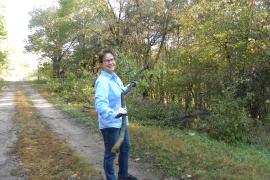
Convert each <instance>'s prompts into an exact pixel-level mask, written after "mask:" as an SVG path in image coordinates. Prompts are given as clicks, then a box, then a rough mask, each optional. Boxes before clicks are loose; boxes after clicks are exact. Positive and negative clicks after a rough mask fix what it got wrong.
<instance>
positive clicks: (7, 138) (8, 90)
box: [0, 84, 23, 180]
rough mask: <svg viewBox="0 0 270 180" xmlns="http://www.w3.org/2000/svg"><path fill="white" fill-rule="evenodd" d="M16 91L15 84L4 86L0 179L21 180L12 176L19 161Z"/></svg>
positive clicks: (0, 112)
mask: <svg viewBox="0 0 270 180" xmlns="http://www.w3.org/2000/svg"><path fill="white" fill-rule="evenodd" d="M15 92H16V87H15V85H14V84H9V85H7V86H4V87H3V88H2V93H1V96H0V179H1V180H2V179H3V180H21V179H23V178H21V177H16V176H12V174H16V172H17V168H18V163H17V161H16V157H15V152H14V150H15V143H16V128H15V123H14V120H15V113H16V105H15Z"/></svg>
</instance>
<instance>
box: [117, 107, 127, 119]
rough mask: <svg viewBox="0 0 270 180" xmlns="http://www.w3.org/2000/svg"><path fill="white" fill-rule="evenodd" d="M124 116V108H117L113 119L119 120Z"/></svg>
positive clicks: (125, 110)
mask: <svg viewBox="0 0 270 180" xmlns="http://www.w3.org/2000/svg"><path fill="white" fill-rule="evenodd" d="M126 114H127V109H126V108H119V109H118V111H117V112H116V114H115V116H114V117H115V118H120V117H121V116H123V115H126Z"/></svg>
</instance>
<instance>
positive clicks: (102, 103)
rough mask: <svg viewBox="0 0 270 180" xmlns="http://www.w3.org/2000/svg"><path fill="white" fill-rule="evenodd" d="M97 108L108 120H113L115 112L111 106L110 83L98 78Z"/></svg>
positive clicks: (96, 88)
mask: <svg viewBox="0 0 270 180" xmlns="http://www.w3.org/2000/svg"><path fill="white" fill-rule="evenodd" d="M95 109H96V111H97V112H98V114H99V115H100V116H101V117H102V118H103V119H106V120H109V121H110V120H113V119H114V115H115V112H114V110H113V109H111V108H110V107H109V83H108V82H107V81H106V80H97V82H96V85H95Z"/></svg>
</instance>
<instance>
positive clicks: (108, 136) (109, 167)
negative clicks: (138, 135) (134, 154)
mask: <svg viewBox="0 0 270 180" xmlns="http://www.w3.org/2000/svg"><path fill="white" fill-rule="evenodd" d="M101 133H102V136H103V140H104V146H105V152H104V161H103V168H104V171H105V175H106V178H107V180H116V177H115V174H114V167H113V166H114V159H115V157H116V154H115V153H112V152H111V150H112V147H113V145H114V144H115V142H116V140H117V138H118V136H119V134H120V129H119V128H105V129H101ZM129 150H130V142H129V134H128V127H127V128H126V132H125V138H124V142H123V144H122V145H121V147H120V151H119V157H118V165H119V172H118V177H127V176H128V156H129Z"/></svg>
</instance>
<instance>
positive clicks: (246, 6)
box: [26, 0, 270, 142]
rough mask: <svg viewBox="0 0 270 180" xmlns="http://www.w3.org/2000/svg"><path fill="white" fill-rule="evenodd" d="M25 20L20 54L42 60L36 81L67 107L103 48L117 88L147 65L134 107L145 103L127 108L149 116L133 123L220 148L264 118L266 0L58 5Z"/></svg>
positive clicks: (78, 0)
mask: <svg viewBox="0 0 270 180" xmlns="http://www.w3.org/2000/svg"><path fill="white" fill-rule="evenodd" d="M31 15H32V19H31V21H30V25H29V27H30V29H31V30H32V34H31V35H30V36H29V37H28V45H27V46H26V49H27V50H28V51H31V52H36V53H39V54H40V55H41V59H40V66H39V70H38V75H39V78H40V79H45V80H48V84H49V87H50V88H51V90H53V91H56V92H60V93H61V94H62V96H63V97H65V98H66V99H67V101H75V100H81V101H86V99H92V98H93V97H92V94H93V87H92V85H93V82H94V80H95V78H96V77H97V73H98V66H99V64H98V59H97V57H96V54H97V52H98V51H99V50H100V49H101V48H104V47H108V48H111V49H113V50H114V51H115V52H116V54H117V65H118V69H117V73H118V74H119V76H120V77H121V78H122V79H123V80H124V81H125V82H126V83H128V81H130V80H132V77H134V75H135V74H136V72H137V71H138V70H139V69H140V68H141V67H143V65H145V64H149V65H150V70H149V71H148V72H146V73H145V74H144V76H143V77H142V80H141V83H140V84H139V86H138V88H137V90H136V94H135V95H136V98H135V99H137V102H135V101H136V100H135V101H134V102H133V103H134V104H136V103H139V102H141V101H142V100H144V101H145V102H146V101H147V103H150V102H151V103H152V104H151V105H149V106H148V107H143V105H142V104H147V103H141V106H134V112H135V111H136V110H137V111H138V112H141V113H142V114H143V112H144V111H143V110H144V109H145V110H146V111H148V114H147V113H146V114H143V115H142V116H140V118H142V119H143V118H145V117H146V116H148V115H149V117H151V118H152V119H155V118H156V119H160V123H161V124H162V125H172V126H176V127H177V126H179V127H182V126H185V127H190V128H194V129H200V130H204V131H206V132H209V134H211V135H213V136H214V137H216V138H218V139H224V140H226V141H229V142H230V141H232V142H234V141H238V140H246V139H247V138H246V137H247V135H248V134H249V128H250V127H254V126H257V124H258V123H259V124H260V125H264V126H266V124H269V122H270V114H269V110H270V36H269V34H270V2H269V1H268V0H199V1H198V0H140V1H138V0H116V1H110V0H99V1H97V0H59V6H57V7H50V8H48V9H36V10H34V11H33V12H32V14H31ZM138 100H139V102H138ZM153 103H154V104H155V105H153ZM135 107H137V109H136V108H135ZM139 107H143V109H138V108H139ZM159 107H160V108H159ZM169 107H173V108H169ZM151 108H156V109H151ZM131 111H132V110H131ZM149 112H150V114H149ZM151 112H152V114H151ZM134 114H135V115H138V113H134ZM208 114H210V116H208ZM201 115H203V116H201ZM205 116H206V119H207V120H205V121H203V120H202V119H204V117H205ZM138 117H139V115H138ZM153 117H154V118H153ZM193 117H194V118H193ZM162 118H163V119H162ZM164 119H165V120H164ZM157 123H158V122H157ZM254 123H255V124H254ZM265 131H266V132H267V129H266V130H265Z"/></svg>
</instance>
